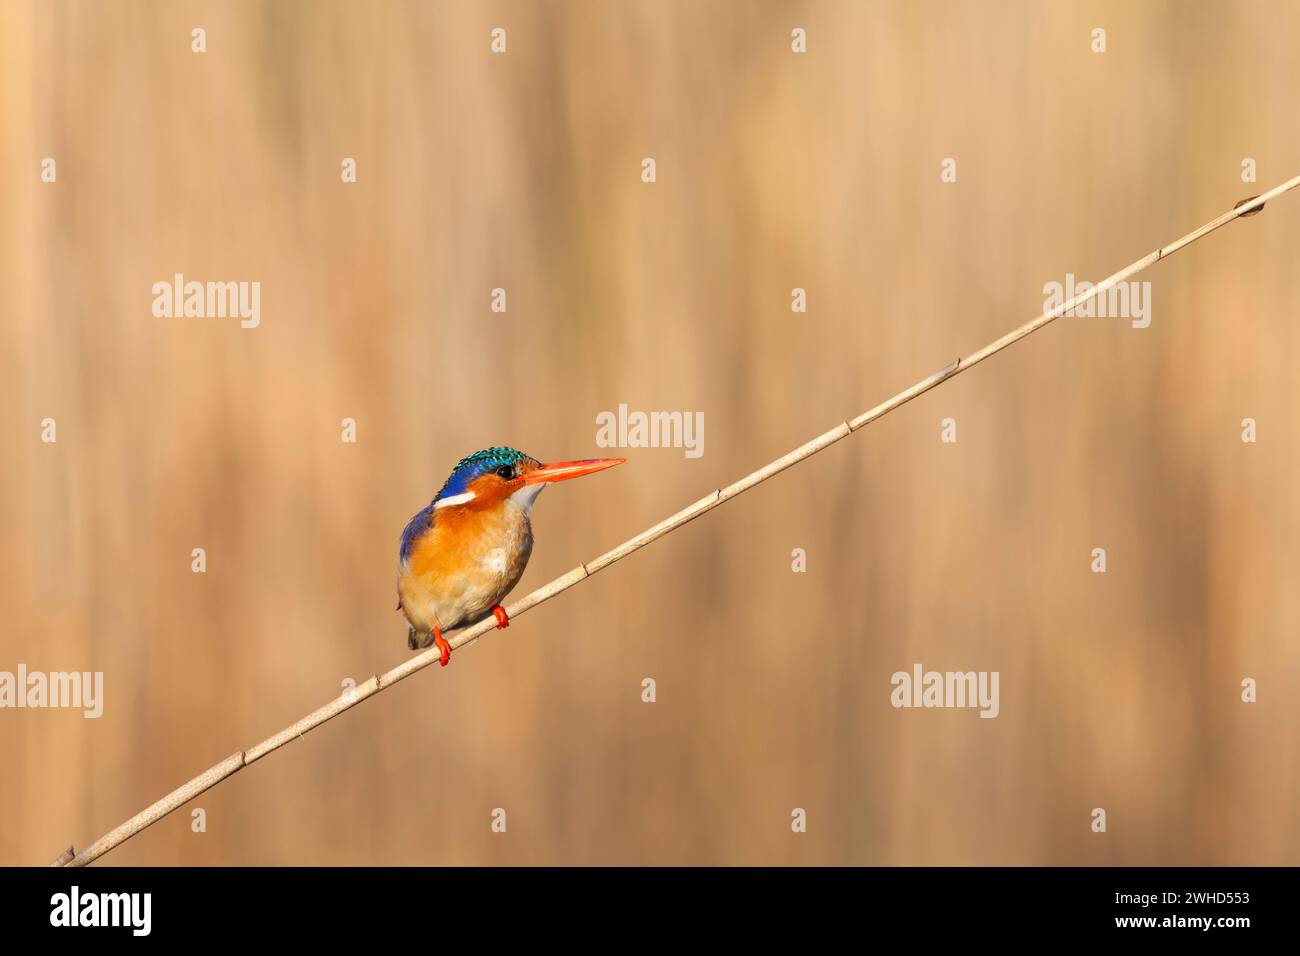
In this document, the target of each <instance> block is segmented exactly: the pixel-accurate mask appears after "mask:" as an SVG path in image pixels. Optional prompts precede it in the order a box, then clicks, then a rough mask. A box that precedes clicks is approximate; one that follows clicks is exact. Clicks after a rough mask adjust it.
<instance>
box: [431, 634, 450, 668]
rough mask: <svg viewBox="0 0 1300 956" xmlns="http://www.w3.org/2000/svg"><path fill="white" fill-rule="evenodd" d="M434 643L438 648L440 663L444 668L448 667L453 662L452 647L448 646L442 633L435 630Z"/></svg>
mask: <svg viewBox="0 0 1300 956" xmlns="http://www.w3.org/2000/svg"><path fill="white" fill-rule="evenodd" d="M433 643H434V644H435V645H437V647H438V663H439V664H441V665H442V666H443V667H446V666H447V662H448V661H450V660H451V645H450V644H448V643H447V639H446V638H445V637H443V636H442V631H439V630H436V629H435V630H434V632H433Z"/></svg>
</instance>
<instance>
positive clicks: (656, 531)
mask: <svg viewBox="0 0 1300 956" xmlns="http://www.w3.org/2000/svg"><path fill="white" fill-rule="evenodd" d="M1297 186H1300V176H1296V177H1294V178H1292V179H1288V180H1287V181H1286V182H1284V183H1282V184H1281V185H1280V186H1275V187H1274V188H1272V189H1270V190H1269V191H1268V192H1266V193H1264V194H1262V195H1260V196H1253V197H1251V198H1250V199H1247V200H1242V201H1241V202H1239V203H1237V205H1236V206H1235V207H1233V208H1232V209H1230V210H1228V211H1227V212H1225V213H1223V215H1221V216H1219V217H1218V218H1216V219H1213V220H1211V221H1210V222H1207V223H1206V224H1205V225H1203V226H1201V227H1200V228H1199V229H1196V230H1194V231H1192V232H1189V233H1188V234H1187V235H1185V236H1183V237H1182V238H1180V239H1175V240H1174V241H1173V242H1171V243H1169V245H1167V246H1162V247H1160V248H1159V249H1156V250H1155V251H1154V252H1151V253H1148V254H1147V255H1145V256H1143V257H1142V258H1141V259H1138V260H1137V261H1136V262H1134V263H1131V264H1130V265H1127V266H1125V267H1124V268H1123V269H1121V270H1120V271H1119V272H1116V273H1115V274H1114V275H1112V276H1109V277H1107V278H1106V279H1103V280H1102V281H1101V282H1099V283H1097V285H1096V286H1094V287H1093V288H1092V289H1090V290H1088V291H1086V292H1081V293H1079V294H1077V295H1075V296H1074V297H1073V298H1072V299H1070V300H1069V301H1068V302H1062V303H1061V304H1060V305H1058V306H1057V307H1056V308H1054V309H1051V310H1049V311H1047V312H1044V313H1043V314H1041V315H1040V316H1038V318H1036V319H1031V320H1030V321H1028V322H1026V323H1025V324H1024V325H1022V326H1020V327H1019V328H1018V329H1015V330H1013V331H1011V332H1008V333H1007V334H1006V335H1004V336H1002V338H1000V339H998V340H997V341H995V342H990V343H989V344H988V345H986V346H984V347H983V348H982V349H979V350H978V351H976V352H972V353H971V354H970V355H967V356H965V357H964V358H958V359H956V360H954V361H953V362H951V363H949V364H948V365H946V366H944V367H943V368H941V369H940V370H939V371H937V372H935V373H934V374H933V375H931V376H929V377H928V378H923V379H921V381H919V382H917V383H916V384H915V385H913V386H912V387H911V388H908V389H905V390H903V391H901V392H899V393H898V394H897V395H895V396H894V397H893V398H889V399H886V400H885V401H883V402H881V403H880V404H879V405H877V406H876V407H875V408H872V409H869V410H868V411H865V412H863V413H862V414H861V415H859V416H858V417H857V418H854V419H851V420H849V421H844V422H841V423H840V424H838V425H836V426H835V427H834V428H832V429H831V430H830V431H828V432H826V433H824V434H821V435H818V436H817V437H816V438H814V439H812V440H811V441H809V442H807V443H805V444H803V445H800V446H799V447H798V448H796V449H794V451H792V452H790V453H788V454H786V455H782V456H781V457H780V458H778V459H776V461H773V462H769V463H768V464H766V465H764V466H763V467H762V468H760V469H758V470H757V471H754V472H751V473H750V474H748V475H746V476H745V477H744V478H741V479H740V480H739V481H736V482H734V483H733V484H730V485H728V486H727V487H725V488H719V489H718V490H717V491H713V492H710V493H709V494H707V495H705V496H704V497H703V498H701V499H700V500H699V501H697V502H695V503H694V504H691V505H687V506H686V507H685V508H683V509H682V510H681V511H679V512H677V513H676V514H675V515H671V516H670V517H667V518H665V519H664V520H663V521H661V522H659V523H658V524H657V525H655V526H654V527H652V528H647V529H646V530H645V531H642V532H641V533H640V534H638V535H637V536H636V537H633V538H629V539H628V540H627V541H624V542H623V543H622V544H620V545H619V546H618V547H616V548H614V549H613V550H611V551H606V552H605V553H604V554H602V555H601V556H600V557H598V558H596V559H595V560H594V561H590V562H588V563H586V564H580V565H578V566H577V567H576V568H574V569H573V570H572V571H570V572H569V573H568V574H563V575H561V576H560V577H558V578H556V579H555V580H554V581H552V582H551V583H550V584H547V585H545V586H543V587H540V588H538V589H537V590H536V591H534V592H532V593H531V594H529V595H527V596H525V597H522V598H520V599H519V600H518V601H516V602H515V603H513V604H512V605H510V607H509V608H507V609H506V611H507V613H508V614H509V615H510V618H511V620H513V619H515V618H517V617H518V616H519V615H521V614H523V613H524V612H525V611H528V610H530V609H532V608H534V607H536V606H537V605H539V604H541V603H542V602H543V601H549V600H550V599H551V598H553V597H555V596H556V595H557V594H559V593H560V592H561V591H567V590H568V589H569V588H571V587H573V586H574V585H575V584H577V583H578V582H579V581H582V580H583V579H585V578H588V577H590V576H591V575H593V574H595V573H596V572H597V571H600V570H603V569H604V568H607V567H609V566H610V565H611V564H613V563H614V562H615V561H620V560H622V559H623V558H626V557H627V556H628V555H629V554H631V553H632V552H633V551H636V550H637V549H639V548H643V547H645V546H646V545H647V544H649V543H650V542H651V541H655V540H657V539H659V538H662V537H663V536H664V535H666V534H668V533H669V532H670V531H675V530H677V529H678V528H680V527H681V526H682V525H684V524H686V522H688V521H690V520H692V519H694V518H698V517H699V516H700V515H702V514H704V513H705V512H707V511H712V510H713V509H714V508H716V507H718V505H720V504H722V503H723V502H724V501H728V500H730V499H731V498H734V497H736V496H737V495H739V494H740V493H741V492H743V491H748V490H749V489H750V488H753V487H754V486H755V485H757V484H758V483H759V482H762V481H766V480H767V479H769V478H771V477H772V476H773V475H775V474H777V473H779V472H782V471H785V469H787V468H789V467H790V466H791V465H795V464H798V463H799V462H801V461H803V460H804V459H805V458H808V457H809V456H811V455H815V454H816V453H817V452H819V451H821V450H822V449H823V448H826V447H827V446H828V445H833V444H835V442H837V441H839V440H840V439H841V438H845V437H847V436H849V435H851V434H853V432H855V431H857V430H858V429H859V428H862V427H863V426H864V425H869V424H870V423H871V422H874V421H875V420H876V419H877V418H881V417H883V416H885V415H887V414H888V413H889V412H892V411H893V410H894V409H896V408H898V407H899V406H900V405H903V404H905V403H907V402H910V401H911V400H912V399H914V398H916V397H917V396H918V395H920V394H922V393H924V392H928V391H929V390H930V389H932V388H934V387H935V386H936V385H938V384H940V383H941V382H946V381H947V380H948V379H950V378H952V377H953V376H954V375H957V374H958V373H960V372H964V371H965V370H966V369H968V368H970V367H971V366H973V365H978V364H979V363H980V362H982V361H984V360H985V359H986V358H988V357H989V356H991V355H993V354H995V353H997V352H1000V351H1002V350H1003V349H1004V348H1006V347H1007V346H1009V345H1013V344H1015V343H1016V342H1019V341H1020V340H1021V339H1023V338H1024V337H1025V336H1027V335H1029V334H1030V333H1031V332H1036V331H1038V330H1039V329H1041V328H1042V327H1043V326H1045V325H1047V324H1048V323H1049V322H1051V321H1052V320H1054V319H1057V318H1060V316H1062V315H1063V314H1065V313H1066V312H1069V311H1070V310H1072V309H1074V308H1075V307H1076V306H1078V305H1080V304H1082V303H1084V302H1087V301H1088V300H1089V299H1091V298H1094V297H1095V296H1098V295H1101V294H1102V293H1103V292H1106V291H1107V290H1109V289H1110V288H1112V287H1113V286H1115V285H1117V284H1119V283H1120V282H1123V281H1125V280H1126V279H1128V278H1129V277H1130V276H1133V275H1136V274H1137V273H1139V272H1141V271H1142V270H1143V269H1145V268H1147V267H1148V266H1150V265H1153V264H1154V263H1156V262H1159V261H1160V260H1161V259H1163V258H1165V257H1166V256H1171V255H1173V254H1174V253H1175V252H1177V251H1178V250H1179V249H1182V248H1183V247H1184V246H1188V245H1191V244H1192V243H1193V242H1195V241H1196V240H1197V239H1200V238H1201V237H1203V236H1207V235H1209V234H1210V233H1212V232H1214V230H1216V229H1218V228H1219V227H1220V226H1224V225H1227V224H1228V223H1230V222H1232V221H1233V220H1234V219H1237V218H1239V217H1241V216H1253V215H1255V214H1256V213H1258V212H1259V211H1260V210H1262V209H1263V208H1264V203H1266V202H1268V201H1269V200H1271V199H1274V198H1276V197H1277V196H1280V195H1282V194H1283V193H1285V192H1287V191H1289V190H1291V189H1294V188H1296V187H1297ZM495 627H496V620H495V618H488V619H487V620H484V621H480V622H479V623H477V624H474V625H472V626H471V627H468V628H465V629H464V630H462V631H460V632H459V633H458V634H456V635H455V636H454V637H452V638H450V639H449V640H448V643H450V644H451V646H452V648H453V649H455V648H458V647H464V646H465V645H466V644H470V643H472V642H474V641H476V640H478V639H479V638H480V637H482V636H483V635H484V634H487V633H488V632H489V631H491V630H492V629H493V628H495ZM438 653H439V652H438V649H437V648H436V647H435V648H430V649H429V650H427V651H425V652H424V653H422V654H418V655H416V656H415V657H412V658H410V659H408V660H407V661H406V662H405V663H402V664H399V665H398V666H397V667H394V668H393V669H392V670H390V671H388V672H387V673H384V674H377V675H375V676H374V677H371V678H370V679H369V680H367V681H366V682H365V683H364V684H360V685H359V686H357V687H356V688H355V689H354V690H352V691H349V692H347V693H345V694H343V695H341V696H340V697H337V698H335V699H334V700H332V701H330V702H329V703H328V704H326V705H325V706H323V707H320V708H318V709H316V710H314V711H312V712H311V713H310V714H308V715H307V716H306V717H303V718H302V719H301V720H299V721H297V722H296V723H294V724H291V725H289V726H288V727H286V728H284V729H283V730H281V731H280V732H279V733H277V734H273V735H272V736H270V737H268V738H266V739H265V740H263V741H262V742H261V743H259V744H255V745H253V746H252V747H250V748H249V749H248V750H240V751H237V752H235V753H233V754H231V755H230V756H229V757H227V758H226V759H225V760H223V761H221V762H220V763H218V764H216V765H214V766H212V767H209V768H208V769H207V770H205V771H203V773H201V774H199V775H198V776H197V777H195V778H194V779H193V780H191V781H189V782H188V783H186V784H184V785H183V786H180V787H178V788H176V789H175V790H173V791H172V792H171V793H169V794H167V795H166V796H165V797H163V798H162V799H161V800H159V801H158V802H157V803H155V804H153V805H152V806H149V807H146V808H145V809H144V810H141V811H140V812H139V813H137V814H136V815H135V816H133V817H132V818H131V819H129V820H127V821H126V822H125V823H123V824H121V825H120V826H118V827H116V828H114V829H113V830H110V831H109V832H108V833H106V834H104V836H102V837H100V838H99V839H98V840H96V841H95V842H94V843H92V844H91V845H90V846H88V847H86V848H85V849H84V850H82V851H81V852H80V853H77V852H75V851H74V849H73V848H72V847H68V849H66V850H64V851H63V853H61V854H60V855H59V856H58V858H57V859H55V860H54V861H53V862H52V863H51V864H50V865H51V866H69V865H71V866H85V865H86V864H87V863H90V862H92V861H94V860H97V859H99V858H100V857H101V856H103V855H104V854H105V853H107V852H108V851H109V850H112V849H113V848H114V847H117V846H119V845H121V844H122V843H125V842H126V841H127V840H129V839H131V837H133V836H135V835H136V834H137V833H139V832H140V831H141V830H143V829H145V828H146V827H149V826H151V825H153V824H154V823H157V822H158V821H159V820H161V819H162V818H163V817H165V816H167V814H169V813H171V812H172V811H173V810H176V809H178V808H179V807H181V806H182V805H183V804H185V803H188V802H189V801H190V800H192V799H194V798H195V797H197V796H198V795H199V794H201V793H203V792H204V791H205V790H208V789H209V788H211V787H215V786H216V785H217V784H218V783H220V782H221V781H222V780H225V779H226V778H227V777H229V776H231V775H232V774H234V773H236V772H238V771H240V770H242V769H243V768H244V767H247V766H248V765H249V764H251V763H253V762H255V761H258V760H261V759H262V758H263V757H265V756H266V755H267V754H269V753H271V752H272V751H275V750H279V749H280V748H281V747H283V746H284V745H285V744H287V743H289V742H290V741H293V740H296V739H297V738H298V737H301V736H302V735H303V734H305V733H307V731H309V730H312V729H314V728H316V727H319V726H320V725H321V724H323V723H325V721H327V720H329V719H330V718H331V717H337V716H338V715H339V714H341V713H343V712H344V711H346V710H350V709H351V708H353V707H355V706H356V705H357V704H359V703H361V702H362V701H363V700H366V699H367V698H370V697H373V696H374V695H375V694H378V693H379V692H380V691H382V690H384V689H386V688H388V687H391V686H392V685H393V684H396V683H397V682H398V681H400V680H402V679H403V678H406V677H410V676H411V675H412V674H414V673H415V672H416V671H419V670H423V669H424V668H426V667H428V666H429V665H430V664H432V663H433V662H434V661H436V660H438Z"/></svg>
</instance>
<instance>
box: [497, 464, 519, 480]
mask: <svg viewBox="0 0 1300 956" xmlns="http://www.w3.org/2000/svg"><path fill="white" fill-rule="evenodd" d="M497 474H498V475H500V476H501V477H502V478H504V479H505V480H506V481H511V480H513V479H514V477H515V469H514V468H513V467H512V466H511V465H502V466H501V467H500V468H498V469H497Z"/></svg>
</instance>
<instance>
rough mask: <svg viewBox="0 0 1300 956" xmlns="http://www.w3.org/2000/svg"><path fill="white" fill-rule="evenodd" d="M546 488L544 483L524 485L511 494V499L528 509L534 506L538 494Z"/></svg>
mask: <svg viewBox="0 0 1300 956" xmlns="http://www.w3.org/2000/svg"><path fill="white" fill-rule="evenodd" d="M545 490H546V486H545V485H543V484H537V485H524V486H523V487H522V488H520V489H519V490H518V491H516V492H515V493H514V494H513V495H511V496H510V500H511V501H513V502H514V503H515V504H517V505H518V506H519V507H521V508H523V509H524V510H525V511H527V510H528V509H529V508H531V507H532V506H533V502H534V501H536V500H537V496H538V495H540V494H541V493H542V492H543V491H545Z"/></svg>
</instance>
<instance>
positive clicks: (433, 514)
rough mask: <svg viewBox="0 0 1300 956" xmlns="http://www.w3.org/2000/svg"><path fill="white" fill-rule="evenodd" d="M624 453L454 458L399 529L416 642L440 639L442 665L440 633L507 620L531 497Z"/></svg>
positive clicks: (494, 452) (527, 551)
mask: <svg viewBox="0 0 1300 956" xmlns="http://www.w3.org/2000/svg"><path fill="white" fill-rule="evenodd" d="M625 460H626V459H624V458H592V459H588V460H587V461H558V462H552V463H551V464H548V465H544V464H542V463H541V462H540V461H538V460H537V459H536V458H532V457H530V456H528V455H525V454H524V453H523V452H521V451H516V450H515V449H513V448H488V449H485V450H483V451H476V452H474V454H472V455H470V456H469V457H468V458H462V459H461V460H460V461H459V462H457V463H456V467H455V469H453V470H452V473H451V477H450V478H448V479H447V481H446V483H444V484H443V486H442V490H441V491H439V492H438V494H437V495H436V496H435V497H434V499H433V500H432V501H431V502H429V504H428V506H427V507H426V508H425V509H424V510H423V511H421V512H420V513H419V514H417V515H416V516H415V517H414V518H412V519H411V520H410V521H409V522H408V523H407V525H406V530H404V531H403V532H402V546H401V551H400V553H399V555H398V571H397V609H398V610H399V611H401V612H402V613H403V614H404V615H406V622H407V624H408V625H409V632H408V634H407V639H406V643H407V645H408V646H409V647H410V648H411V650H416V649H417V648H422V647H428V646H429V645H430V644H436V645H437V647H438V650H439V652H440V657H439V661H440V663H441V664H442V666H443V667H446V666H447V662H448V661H449V660H450V659H451V646H450V645H449V644H448V643H447V640H446V638H445V637H443V632H444V631H452V630H455V629H456V628H458V627H464V626H466V625H469V624H473V623H475V622H476V621H480V620H482V619H484V618H486V617H487V616H488V614H489V613H491V614H492V615H494V616H495V617H496V619H497V627H508V626H509V624H510V619H509V618H508V617H507V616H506V612H505V608H503V607H502V606H501V601H502V599H503V598H505V596H506V595H507V594H509V593H510V589H511V588H513V587H514V586H515V584H516V583H517V582H518V581H519V578H520V577H521V576H522V575H523V573H524V567H525V566H526V565H527V564H528V557H529V555H531V554H532V553H533V527H532V523H531V521H530V520H529V513H530V512H531V511H532V507H533V502H534V501H536V500H537V496H538V495H539V494H541V493H542V490H543V489H544V488H545V487H546V485H547V483H549V482H552V481H567V480H568V479H570V478H580V477H582V476H583V475H590V474H594V473H595V472H598V471H604V470H605V469H606V468H612V467H614V466H615V465H621V464H622V463H623V462H624V461H625Z"/></svg>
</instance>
